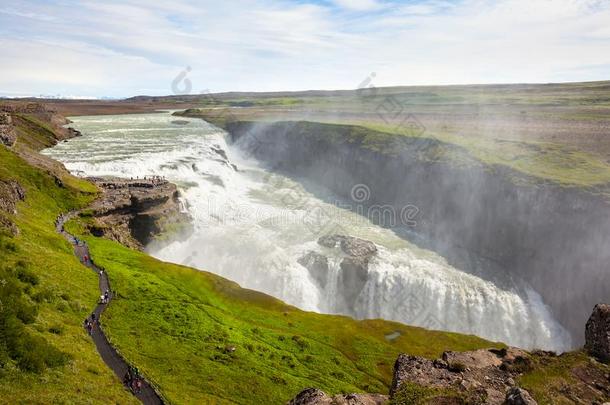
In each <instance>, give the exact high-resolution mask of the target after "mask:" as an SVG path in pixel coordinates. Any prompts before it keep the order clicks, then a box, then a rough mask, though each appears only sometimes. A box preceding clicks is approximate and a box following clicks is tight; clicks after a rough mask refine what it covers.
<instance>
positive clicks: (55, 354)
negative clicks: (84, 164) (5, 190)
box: [0, 146, 136, 404]
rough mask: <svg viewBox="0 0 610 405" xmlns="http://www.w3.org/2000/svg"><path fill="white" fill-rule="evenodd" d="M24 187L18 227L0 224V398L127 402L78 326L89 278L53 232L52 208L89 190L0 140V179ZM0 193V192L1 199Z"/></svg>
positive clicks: (87, 305) (92, 284)
mask: <svg viewBox="0 0 610 405" xmlns="http://www.w3.org/2000/svg"><path fill="white" fill-rule="evenodd" d="M6 180H16V181H17V182H18V183H19V184H20V185H21V186H22V187H23V188H24V189H25V193H26V198H25V201H23V202H20V203H18V204H17V211H18V213H17V215H16V216H13V215H10V214H6V213H4V214H3V215H6V216H8V217H9V219H10V220H12V221H14V223H15V224H16V225H17V227H18V228H19V231H20V232H19V234H18V235H17V236H11V235H10V234H9V233H8V232H7V231H6V229H4V230H0V257H1V258H2V259H1V261H0V398H1V400H0V402H2V403H11V404H17V403H28V404H31V403H45V404H48V403H88V402H99V403H108V402H117V403H135V402H136V401H134V400H133V399H132V397H131V396H130V395H129V394H128V393H127V392H126V391H124V390H123V389H122V387H121V385H120V383H119V381H118V380H117V379H116V378H115V377H114V375H113V374H112V372H111V371H110V369H108V368H107V367H106V365H105V364H104V363H103V362H102V360H101V358H100V357H99V355H98V353H97V351H96V349H95V346H94V344H93V342H92V341H91V339H90V338H89V337H88V336H87V335H86V333H85V332H84V330H83V328H82V326H81V325H82V321H83V319H84V318H85V317H86V316H87V315H88V314H89V311H90V310H91V309H92V308H93V307H94V305H95V303H96V299H97V277H96V276H95V274H94V273H93V272H90V271H87V269H85V268H83V267H82V266H81V265H80V263H79V261H78V260H77V259H76V258H75V257H74V255H73V254H72V248H71V247H70V245H69V244H68V243H67V242H66V241H64V240H63V238H62V237H61V236H60V235H58V234H56V233H55V230H54V224H53V223H54V220H55V218H56V217H57V216H58V214H59V213H60V212H66V211H69V210H71V209H75V208H79V207H82V206H84V205H86V204H87V203H88V202H89V201H91V199H92V198H93V196H94V195H95V194H94V193H95V188H94V187H92V186H91V185H90V184H88V183H85V182H79V181H77V180H76V179H74V180H73V181H72V182H71V183H73V184H74V186H66V187H59V186H58V185H57V182H56V181H55V178H54V177H53V176H51V175H49V174H47V173H45V172H43V171H41V170H39V169H36V168H33V167H32V166H30V165H29V164H27V163H26V162H25V161H24V160H22V159H21V158H20V157H18V156H17V155H16V154H15V153H13V152H12V151H9V150H7V149H6V148H5V147H4V146H0V181H6ZM1 197H2V196H0V198H1Z"/></svg>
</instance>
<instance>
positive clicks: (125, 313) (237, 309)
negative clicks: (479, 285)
mask: <svg viewBox="0 0 610 405" xmlns="http://www.w3.org/2000/svg"><path fill="white" fill-rule="evenodd" d="M69 229H70V230H71V231H72V232H75V233H77V234H83V233H84V232H83V231H82V230H83V229H84V227H83V226H82V223H71V224H70V225H69ZM84 238H85V240H87V241H88V243H89V244H90V247H91V252H92V257H94V258H95V260H96V262H97V263H98V264H99V265H100V266H102V267H104V268H106V271H107V272H108V275H109V276H110V280H111V283H112V286H113V289H116V290H117V291H118V293H119V298H118V299H115V300H114V301H113V302H112V305H111V306H110V308H109V310H108V311H107V313H106V314H105V319H104V325H105V326H106V330H107V331H108V334H109V337H110V339H111V341H112V342H113V343H114V344H115V345H116V346H117V347H118V348H119V350H120V351H121V352H122V353H124V354H125V355H126V356H127V357H128V358H129V359H130V360H132V361H134V362H135V363H136V364H138V366H139V367H140V368H141V369H142V370H143V372H144V373H145V374H146V375H147V376H148V377H150V378H151V379H152V380H153V381H154V382H155V383H156V384H157V385H159V386H160V387H161V390H162V392H163V394H164V395H165V396H166V397H167V398H168V399H169V400H170V401H172V402H175V403H187V402H192V403H209V401H211V400H218V401H220V403H241V404H261V403H268V404H280V403H283V402H285V401H287V400H288V399H290V398H291V397H292V396H293V395H295V394H296V393H297V392H299V391H300V390H301V389H302V388H305V387H309V386H315V387H320V388H322V389H324V390H326V391H327V392H331V393H340V392H355V391H358V392H366V391H369V392H381V393H387V391H388V386H389V383H390V382H391V378H392V367H393V364H394V361H395V360H396V357H397V355H398V354H399V353H403V352H407V353H411V354H416V355H421V356H427V357H437V356H439V355H440V354H441V353H442V352H443V351H444V350H470V349H474V348H480V347H489V346H490V345H492V344H491V343H490V342H487V341H485V340H483V339H480V338H477V337H474V336H465V335H459V334H453V333H446V332H433V331H427V330H424V329H421V328H415V327H409V326H405V325H401V324H398V323H394V322H387V321H381V320H372V321H355V320H353V319H350V318H347V317H342V316H330V315H320V314H316V313H311V312H304V311H301V310H298V309H296V308H294V307H291V306H288V305H286V304H284V303H282V302H281V301H278V300H276V299H274V298H271V297H269V296H267V295H264V294H261V293H257V292H254V291H251V290H246V289H242V288H240V287H239V286H238V285H237V284H235V283H232V282H230V281H228V280H225V279H223V278H221V277H218V276H215V275H213V274H210V273H207V272H199V271H195V270H192V269H189V268H186V267H181V266H177V265H173V264H168V263H163V262H160V261H158V260H155V259H153V258H151V257H150V256H148V255H146V254H143V253H139V252H135V251H132V250H129V249H126V248H124V247H122V246H120V245H118V244H116V243H114V242H111V241H108V240H105V239H99V238H94V237H90V236H85V237H84ZM395 331H400V332H401V336H400V337H399V338H397V339H395V340H394V341H392V342H390V341H388V340H387V339H386V338H385V336H386V335H388V334H391V333H393V332H395ZM231 347H235V351H234V352H231V350H230V348H231ZM168 348H171V349H169V350H168Z"/></svg>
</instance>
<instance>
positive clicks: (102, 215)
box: [89, 178, 190, 248]
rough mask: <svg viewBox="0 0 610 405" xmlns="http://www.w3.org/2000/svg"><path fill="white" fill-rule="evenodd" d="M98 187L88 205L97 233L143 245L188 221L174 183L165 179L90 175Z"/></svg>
mask: <svg viewBox="0 0 610 405" xmlns="http://www.w3.org/2000/svg"><path fill="white" fill-rule="evenodd" d="M89 180H91V181H93V182H94V183H95V184H96V185H97V186H98V187H100V188H101V190H102V192H103V194H102V197H101V198H100V199H99V200H97V201H96V202H95V203H94V204H92V206H91V207H90V209H91V211H92V214H93V216H94V217H95V218H96V225H95V226H94V227H92V228H91V229H90V231H91V233H92V234H94V235H96V236H104V237H107V238H109V239H112V240H116V241H117V242H120V243H122V244H124V245H126V246H129V247H133V248H142V247H143V246H145V245H146V244H148V243H149V242H151V241H152V240H153V238H154V237H156V236H158V235H161V234H163V233H166V232H173V231H177V230H179V229H180V228H184V227H185V225H187V224H188V223H189V222H190V217H189V215H188V214H187V213H186V212H184V210H183V209H182V208H181V203H180V201H179V196H180V194H179V192H178V189H177V187H176V185H175V184H172V183H169V182H167V181H165V180H159V179H154V180H140V179H136V180H127V179H118V178H90V179H89Z"/></svg>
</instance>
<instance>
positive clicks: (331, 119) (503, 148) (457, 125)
mask: <svg viewBox="0 0 610 405" xmlns="http://www.w3.org/2000/svg"><path fill="white" fill-rule="evenodd" d="M170 99H171V100H174V101H176V102H177V101H178V99H172V98H166V99H165V100H170ZM182 101H186V99H185V100H182ZM188 101H189V103H190V104H191V106H192V104H193V103H196V102H197V101H198V102H199V107H198V108H191V110H190V111H188V113H187V114H186V115H188V116H192V117H196V116H199V117H202V118H204V119H209V120H210V121H212V122H215V123H218V124H219V125H221V126H222V124H223V123H224V122H225V121H226V120H227V119H229V120H238V121H310V122H322V123H332V124H340V125H356V126H361V127H364V128H368V129H370V130H375V131H380V132H385V133H388V134H392V135H399V136H409V137H421V138H425V139H432V140H436V141H439V142H443V143H446V144H448V145H454V146H458V147H460V148H463V149H464V150H466V151H467V152H468V154H469V157H470V158H473V159H475V160H476V161H478V162H480V163H482V164H487V165H500V166H504V167H508V168H510V169H514V170H516V171H518V172H520V173H522V174H524V175H525V176H532V177H535V178H539V179H541V180H542V181H551V182H555V183H558V184H561V185H563V186H574V187H591V188H596V189H604V190H605V189H607V188H608V187H609V184H610V135H609V134H610V82H591V83H564V84H548V85H526V84H523V85H518V84H516V85H489V86H421V87H388V88H372V89H371V88H370V89H363V90H360V91H340V92H327V93H322V92H313V93H276V94H274V93H262V94H254V93H244V94H231V93H227V94H219V95H211V96H207V97H202V98H200V99H199V100H197V99H196V98H194V96H191V98H189V99H188ZM449 157H451V158H454V157H455V156H449Z"/></svg>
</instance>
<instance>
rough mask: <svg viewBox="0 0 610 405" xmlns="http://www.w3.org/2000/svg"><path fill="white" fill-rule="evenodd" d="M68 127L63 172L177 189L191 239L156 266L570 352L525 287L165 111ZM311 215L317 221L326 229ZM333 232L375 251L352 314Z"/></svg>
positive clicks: (301, 301)
mask: <svg viewBox="0 0 610 405" xmlns="http://www.w3.org/2000/svg"><path fill="white" fill-rule="evenodd" d="M73 120H74V124H73V126H74V127H76V128H77V129H79V130H80V131H82V133H83V135H84V136H83V137H80V138H75V139H72V140H70V141H69V142H65V143H61V144H59V145H57V146H56V147H54V148H52V149H49V150H47V151H45V153H47V154H48V155H50V156H52V157H54V158H56V159H58V160H60V161H62V162H64V164H65V165H66V167H67V168H68V169H69V170H71V171H73V172H75V173H85V174H86V175H91V176H99V175H113V176H122V177H136V176H139V177H142V176H145V175H163V176H166V177H167V178H168V179H169V180H170V181H173V182H176V183H177V184H179V185H181V186H182V187H181V188H182V193H183V198H184V200H185V202H186V204H187V206H188V209H189V211H190V213H191V215H192V216H193V218H194V226H195V232H194V233H193V234H192V235H191V236H190V237H189V238H188V239H186V240H183V241H176V242H173V243H171V244H169V245H164V246H155V245H152V246H149V247H148V250H149V252H150V253H151V254H152V255H154V256H156V257H158V258H161V259H163V260H168V261H172V262H176V263H183V264H188V265H191V266H194V267H197V268H199V269H205V270H207V271H211V272H214V273H217V274H220V275H222V276H224V277H227V278H229V279H232V280H234V281H236V282H238V283H239V284H241V285H242V286H244V287H247V288H252V289H256V290H259V291H263V292H265V293H268V294H271V295H273V296H275V297H278V298H280V299H282V300H284V301H286V302H288V303H290V304H293V305H296V306H298V307H300V308H303V309H305V310H312V311H318V312H325V313H337V312H340V313H345V314H347V315H351V316H354V317H356V318H384V319H390V320H396V321H400V322H404V323H407V324H412V325H418V326H425V327H429V328H433V329H441V330H448V331H456V332H463V333H471V334H476V335H478V336H482V337H485V338H488V339H491V340H498V341H503V342H506V343H508V344H511V345H516V346H520V347H524V348H528V349H529V348H543V349H552V350H559V351H561V350H565V349H568V348H569V347H570V339H569V336H568V334H567V333H566V332H565V330H564V329H563V328H562V327H561V326H560V325H559V324H558V323H557V322H556V321H555V320H554V319H553V317H552V315H551V313H550V312H549V310H548V308H547V307H546V306H545V305H544V303H543V302H542V299H541V298H540V296H539V295H538V294H537V293H536V292H535V291H533V290H532V289H531V288H529V287H527V286H525V285H523V284H518V285H515V287H514V288H510V289H506V288H499V287H498V286H496V285H494V284H493V283H491V282H489V281H485V280H483V279H481V278H479V277H476V276H473V275H470V274H466V273H464V272H462V271H459V270H457V269H455V268H453V267H451V266H450V265H448V264H447V263H446V262H445V261H444V260H443V258H441V257H439V256H438V255H436V254H434V253H432V252H428V251H422V250H421V249H418V248H416V247H415V246H412V245H411V244H409V243H408V242H406V241H405V240H403V239H401V238H399V237H398V236H396V235H395V234H394V233H393V232H392V231H391V230H387V229H383V228H381V227H378V226H376V225H374V224H372V223H370V222H369V221H367V220H366V219H365V218H363V217H362V216H359V215H357V214H356V213H353V212H351V211H348V210H345V209H341V208H340V207H338V206H336V205H333V204H329V203H327V202H324V201H323V200H321V199H319V198H317V197H316V196H314V195H312V194H311V193H309V192H307V191H306V190H305V189H304V188H303V187H302V186H301V185H299V184H298V183H296V182H295V181H293V180H291V179H288V178H286V177H283V176H281V175H279V174H276V173H270V172H268V171H266V170H265V169H263V168H262V167H261V166H260V165H259V164H258V163H257V162H254V161H251V160H248V159H244V158H243V157H241V156H240V154H239V153H238V151H234V150H231V149H230V148H229V147H228V146H227V145H226V143H225V140H224V133H223V132H222V131H220V130H218V129H217V128H215V127H212V126H210V125H209V124H207V123H205V122H203V121H201V120H192V119H186V120H187V121H189V123H188V124H186V125H176V124H172V121H173V120H175V118H174V117H172V116H171V115H170V114H167V113H162V114H140V115H120V116H92V117H77V118H74V119H73ZM219 150H224V151H225V152H227V154H228V160H227V159H225V157H224V156H223V155H222V153H219ZM234 163H235V164H236V165H237V167H238V170H235V169H234V168H233V166H232V164H234ZM325 200H326V199H325ZM312 213H323V215H322V219H324V220H323V221H320V216H319V215H317V216H316V217H315V218H312ZM338 229H339V230H341V232H344V233H348V234H350V235H353V236H358V237H362V238H365V239H368V240H371V241H373V242H375V243H376V244H377V246H378V248H379V252H378V255H377V256H376V257H375V258H374V259H373V260H372V262H371V263H370V266H369V274H368V278H367V280H366V283H365V285H364V288H363V289H362V291H361V292H360V294H359V295H358V296H357V298H356V301H355V305H354V306H353V308H344V307H342V306H341V305H339V300H338V299H337V297H338V296H340V295H341V294H342V288H343V286H342V285H339V282H340V277H339V271H340V269H339V263H340V261H341V254H340V253H339V252H333V251H329V250H328V249H326V250H323V248H321V247H320V246H318V245H317V243H316V240H317V239H318V237H319V236H322V235H323V234H326V233H330V232H334V231H337V230H338ZM321 249H322V250H321ZM311 250H315V251H320V252H322V253H324V254H325V255H327V256H329V263H330V268H329V272H328V274H327V279H326V283H325V284H324V286H321V285H319V284H318V283H317V281H316V280H314V279H313V278H312V276H311V275H310V273H309V271H308V270H307V269H306V268H304V267H303V266H301V265H300V264H299V263H298V261H297V260H298V259H299V258H300V257H302V256H303V255H304V254H305V253H306V252H308V251H311Z"/></svg>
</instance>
